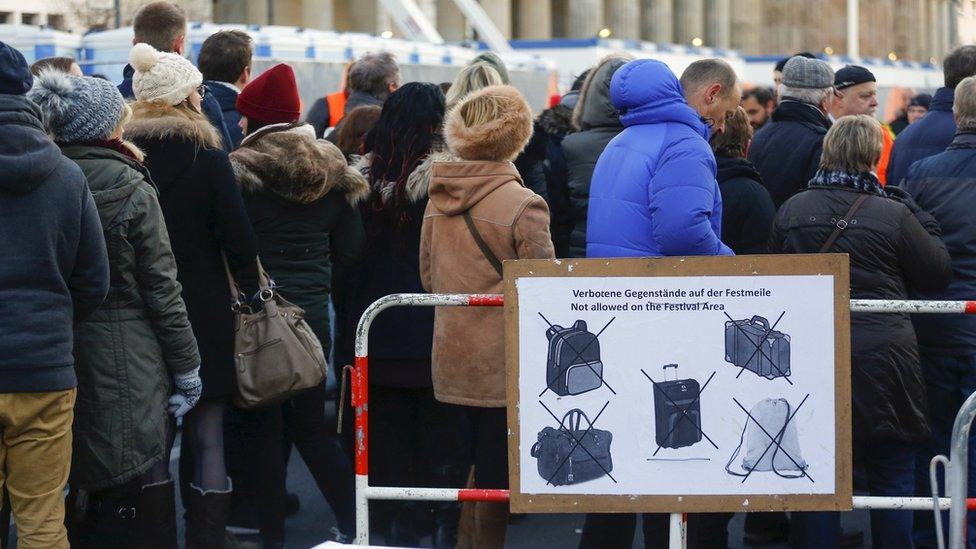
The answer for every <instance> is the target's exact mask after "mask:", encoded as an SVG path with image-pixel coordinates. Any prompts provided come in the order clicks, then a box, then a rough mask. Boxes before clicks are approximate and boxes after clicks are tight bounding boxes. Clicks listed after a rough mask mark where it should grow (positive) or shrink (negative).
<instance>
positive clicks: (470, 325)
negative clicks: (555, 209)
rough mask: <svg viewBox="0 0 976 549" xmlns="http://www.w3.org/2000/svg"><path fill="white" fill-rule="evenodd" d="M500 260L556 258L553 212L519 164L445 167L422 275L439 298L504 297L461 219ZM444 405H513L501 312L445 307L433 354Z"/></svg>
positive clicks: (433, 189)
mask: <svg viewBox="0 0 976 549" xmlns="http://www.w3.org/2000/svg"><path fill="white" fill-rule="evenodd" d="M468 210H470V212H471V217H472V218H473V219H474V223H475V226H476V227H477V228H478V231H479V232H480V233H481V236H482V238H484V240H485V242H486V243H487V244H488V247H489V248H491V250H492V252H494V254H495V256H496V257H498V259H499V260H501V261H505V260H506V259H544V258H553V257H555V252H554V250H553V247H552V239H551V238H550V236H549V208H548V207H547V206H546V203H545V201H544V200H543V199H542V197H540V196H539V195H537V194H535V193H533V192H532V191H530V190H529V189H527V188H525V186H524V185H523V184H522V179H521V178H520V177H519V174H518V171H516V169H515V166H514V165H513V164H512V163H511V162H493V161H473V162H437V163H435V164H434V170H433V177H432V178H431V183H430V202H428V204H427V211H426V212H425V213H424V224H423V229H422V231H421V240H420V278H421V281H422V282H423V285H424V288H425V289H426V290H427V291H429V292H433V293H461V294H474V293H501V292H502V279H501V277H500V276H498V273H496V272H495V270H494V268H492V266H491V263H489V262H488V260H487V259H486V258H485V256H484V255H483V254H482V253H481V250H480V249H479V248H478V245H477V244H476V243H475V240H474V237H472V236H471V233H470V232H469V231H468V228H467V226H466V225H465V223H464V218H463V217H462V216H461V215H460V214H462V213H463V212H465V211H468ZM432 373H433V380H434V394H435V396H436V397H437V400H440V401H442V402H449V403H452V404H461V405H466V406H479V407H486V408H490V407H502V406H505V337H504V315H503V312H502V310H501V309H498V308H468V307H441V308H438V309H437V312H436V315H435V319H434V348H433V356H432Z"/></svg>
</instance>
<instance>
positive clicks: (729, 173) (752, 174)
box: [715, 156, 776, 255]
mask: <svg viewBox="0 0 976 549" xmlns="http://www.w3.org/2000/svg"><path fill="white" fill-rule="evenodd" d="M715 162H716V163H717V164H718V176H717V177H716V179H718V188H719V191H720V192H721V193H722V242H725V243H726V244H728V246H729V248H732V251H733V252H735V255H745V254H763V253H766V245H767V243H768V241H769V231H770V229H772V228H773V216H774V215H775V214H776V207H775V206H773V199H772V198H770V197H769V191H767V190H766V188H765V187H763V186H762V178H761V177H759V171H758V170H756V167H755V166H753V165H752V162H749V161H748V160H746V159H745V158H732V157H729V156H716V157H715Z"/></svg>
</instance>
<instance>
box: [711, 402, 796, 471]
mask: <svg viewBox="0 0 976 549" xmlns="http://www.w3.org/2000/svg"><path fill="white" fill-rule="evenodd" d="M791 414H792V409H791V406H790V403H789V401H787V400H786V399H785V398H766V399H763V400H760V401H759V402H757V403H756V405H755V406H753V407H752V409H751V410H750V411H749V415H748V418H747V420H746V426H745V427H744V428H743V429H742V435H741V436H740V437H739V445H738V446H737V447H736V448H735V451H734V452H732V456H731V457H729V461H728V463H726V464H725V471H726V472H727V473H728V474H730V475H735V476H737V477H745V476H748V474H749V472H756V471H759V472H763V471H772V472H773V473H775V474H776V475H777V476H779V477H782V478H802V477H804V476H806V470H807V467H808V465H807V462H806V461H804V459H803V454H802V453H801V452H800V440H799V437H798V435H797V432H796V423H795V422H794V421H792V419H790V416H791ZM760 425H761V426H762V428H760V427H759V426H760ZM767 433H768V434H767ZM743 442H745V454H744V455H743V456H742V469H744V470H745V472H737V471H733V470H732V463H733V462H734V461H735V459H736V458H737V457H738V456H739V454H740V452H742V446H743ZM784 471H799V474H785V473H784Z"/></svg>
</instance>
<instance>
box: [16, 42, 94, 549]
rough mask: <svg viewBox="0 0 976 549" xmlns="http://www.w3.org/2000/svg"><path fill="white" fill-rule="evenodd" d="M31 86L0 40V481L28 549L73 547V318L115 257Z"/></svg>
mask: <svg viewBox="0 0 976 549" xmlns="http://www.w3.org/2000/svg"><path fill="white" fill-rule="evenodd" d="M32 83H33V78H32V77H31V74H30V70H29V69H28V66H27V61H26V60H25V59H24V56H23V55H21V54H20V52H18V51H16V50H14V49H13V48H11V47H9V46H7V45H6V44H4V43H3V42H0V257H3V260H2V261H0V303H2V305H0V310H2V311H3V317H4V321H3V322H2V323H0V432H2V433H3V437H2V438H0V456H3V459H2V461H3V465H2V467H0V487H6V488H7V491H8V492H9V495H10V507H11V508H12V509H13V514H14V518H15V519H16V521H17V532H18V536H19V540H18V541H19V542H20V544H21V546H22V547H58V548H62V547H64V548H66V547H68V540H67V531H66V530H65V527H64V497H63V490H64V486H65V483H66V481H67V478H68V470H69V467H70V464H71V423H72V420H73V406H74V401H75V391H76V389H75V387H76V386H77V384H78V380H77V378H76V377H75V371H74V356H73V353H72V350H73V346H74V334H73V323H75V322H78V321H80V320H82V319H84V318H85V317H86V316H88V314H90V313H91V312H92V311H93V310H94V309H95V308H96V307H98V306H99V305H100V304H101V303H102V300H104V299H105V296H106V294H108V288H109V270H108V256H107V254H106V251H105V239H104V237H103V236H102V225H101V222H100V221H99V218H98V210H97V209H96V208H95V201H94V199H93V198H92V195H91V192H90V191H89V190H88V183H87V181H86V180H85V176H84V175H83V174H82V173H81V170H80V169H79V168H78V166H77V165H76V164H75V163H74V162H72V161H70V160H68V159H67V158H65V157H64V156H63V155H62V154H61V150H60V149H59V148H58V146H57V145H55V144H54V143H53V142H52V141H51V140H50V138H49V137H48V136H47V134H46V133H45V131H44V126H43V125H42V123H41V112H40V110H39V109H38V108H37V106H36V105H35V104H34V103H32V102H31V101H30V100H28V99H27V98H26V97H24V94H25V93H26V92H27V91H28V90H29V89H30V88H31V85H32ZM6 526H7V525H6V524H3V526H2V527H3V528H4V529H6Z"/></svg>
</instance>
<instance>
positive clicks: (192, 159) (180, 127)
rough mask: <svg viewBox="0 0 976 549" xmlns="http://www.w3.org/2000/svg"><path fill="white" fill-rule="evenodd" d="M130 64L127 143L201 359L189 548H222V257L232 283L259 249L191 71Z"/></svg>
mask: <svg viewBox="0 0 976 549" xmlns="http://www.w3.org/2000/svg"><path fill="white" fill-rule="evenodd" d="M131 61H132V65H133V67H134V68H135V71H136V72H135V77H134V80H133V88H134V91H135V96H136V99H137V100H136V102H135V103H133V104H132V112H133V119H132V121H131V122H130V123H129V124H128V125H127V126H126V129H125V136H126V138H127V139H130V140H132V141H133V142H135V143H136V145H138V146H139V147H140V148H141V149H142V150H143V151H145V153H146V163H145V166H146V168H147V169H148V170H149V173H150V175H151V176H152V180H153V182H154V183H155V184H156V187H157V188H158V189H159V203H160V205H161V206H162V210H163V216H164V218H165V219H166V226H167V229H168V232H169V238H170V242H171V244H172V246H173V254H174V255H175V256H176V264H177V268H178V275H177V278H178V280H179V282H180V284H182V286H183V300H184V302H185V303H186V309H187V313H188V315H189V318H190V324H191V326H192V328H193V333H194V335H195V336H196V339H197V342H198V346H199V349H200V358H201V364H200V377H201V379H202V381H203V397H202V400H201V401H200V403H199V404H197V406H196V407H195V408H193V410H191V411H190V412H189V413H187V415H186V416H185V417H184V419H183V432H184V434H185V435H189V436H184V437H183V443H182V444H183V446H182V449H183V451H182V453H181V456H180V472H181V475H180V476H181V479H180V480H181V493H182V494H184V500H185V501H187V504H188V506H189V513H188V519H187V520H188V524H187V545H188V546H190V547H214V546H217V544H218V543H219V542H220V541H221V540H223V535H224V524H225V523H226V521H227V513H228V506H229V504H230V491H231V486H230V480H229V479H228V478H227V472H226V467H225V465H224V448H223V421H224V411H225V407H226V403H227V401H228V398H229V397H230V396H231V395H232V394H233V392H234V390H235V387H236V378H235V374H234V316H233V314H232V312H231V309H230V301H231V299H230V290H229V286H228V282H227V276H226V274H225V268H224V262H223V257H224V256H226V258H227V263H228V265H229V266H230V270H231V272H235V273H236V272H238V271H241V270H242V269H245V268H247V267H251V266H253V264H254V258H255V255H256V249H257V245H256V243H255V238H254V232H253V230H252V229H251V224H250V222H249V221H248V218H247V212H246V211H245V209H244V203H243V201H242V200H241V195H240V192H239V191H238V190H237V184H236V183H235V181H234V172H233V170H231V166H230V161H229V160H228V157H227V153H226V152H224V150H223V148H222V146H221V138H220V136H219V135H218V134H217V132H216V131H215V130H214V128H213V126H212V125H211V124H210V122H209V121H208V119H207V117H206V116H204V115H203V114H201V112H200V103H201V97H200V94H199V90H198V87H199V86H200V83H201V82H202V76H201V75H200V73H199V71H197V70H196V68H195V67H193V65H192V64H190V62H189V61H187V60H186V59H184V58H182V57H180V56H178V55H176V54H170V53H161V52H157V51H156V50H154V49H153V48H152V47H151V46H148V45H146V44H138V45H136V46H135V47H134V48H133V50H132V56H131ZM199 89H202V88H199ZM191 460H192V461H191ZM167 461H168V460H167ZM189 477H192V478H189Z"/></svg>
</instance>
